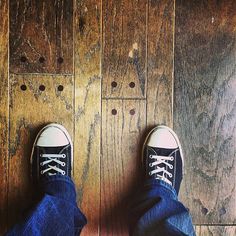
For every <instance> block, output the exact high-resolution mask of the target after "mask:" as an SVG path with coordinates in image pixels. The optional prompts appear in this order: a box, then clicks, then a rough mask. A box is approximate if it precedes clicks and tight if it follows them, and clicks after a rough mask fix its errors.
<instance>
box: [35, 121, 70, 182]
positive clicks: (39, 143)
mask: <svg viewBox="0 0 236 236" xmlns="http://www.w3.org/2000/svg"><path fill="white" fill-rule="evenodd" d="M31 163H32V165H31V166H32V177H33V180H34V181H36V182H38V181H39V180H40V179H41V178H42V177H43V176H51V175H63V176H69V177H71V169H72V164H73V145H72V141H71V138H70V135H69V133H68V132H67V130H66V129H65V128H64V127H63V126H62V125H59V124H49V125H47V126H45V127H44V128H43V129H42V130H41V131H40V132H39V133H38V135H37V137H36V139H35V142H34V145H33V150H32V154H31Z"/></svg>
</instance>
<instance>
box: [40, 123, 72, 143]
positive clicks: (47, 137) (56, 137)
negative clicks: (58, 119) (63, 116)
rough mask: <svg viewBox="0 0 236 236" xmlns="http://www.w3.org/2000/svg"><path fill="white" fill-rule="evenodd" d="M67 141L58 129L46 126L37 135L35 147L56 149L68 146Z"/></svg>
mask: <svg viewBox="0 0 236 236" xmlns="http://www.w3.org/2000/svg"><path fill="white" fill-rule="evenodd" d="M69 143H70V142H69V139H68V138H67V136H66V134H65V133H64V132H63V131H62V130H61V129H60V128H58V127H55V126H48V127H46V128H45V129H44V130H43V131H42V133H41V134H40V135H39V137H38V140H37V143H36V145H37V146H40V147H56V146H65V145H68V144H69Z"/></svg>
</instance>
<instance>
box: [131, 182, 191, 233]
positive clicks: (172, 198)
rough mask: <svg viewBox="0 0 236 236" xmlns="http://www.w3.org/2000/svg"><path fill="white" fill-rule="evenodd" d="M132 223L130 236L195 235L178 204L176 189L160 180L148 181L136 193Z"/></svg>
mask: <svg viewBox="0 0 236 236" xmlns="http://www.w3.org/2000/svg"><path fill="white" fill-rule="evenodd" d="M131 219H132V220H131V222H130V234H131V235H135V236H141V235H142V236H144V235H145V236H149V235H157V236H158V235H159V236H164V235H165V236H169V235H170V236H172V235H173V236H178V235H181V236H182V235H191V236H192V235H195V232H194V228H193V224H192V220H191V216H190V214H189V211H188V210H187V209H186V208H185V207H184V205H183V204H182V203H181V202H179V201H178V198H177V194H176V192H175V189H174V188H172V187H171V186H170V185H169V184H167V183H165V182H164V181H162V180H156V179H151V180H148V181H146V182H145V184H144V185H143V187H142V188H141V189H140V190H139V191H137V192H136V194H135V197H134V201H133V204H132V207H131Z"/></svg>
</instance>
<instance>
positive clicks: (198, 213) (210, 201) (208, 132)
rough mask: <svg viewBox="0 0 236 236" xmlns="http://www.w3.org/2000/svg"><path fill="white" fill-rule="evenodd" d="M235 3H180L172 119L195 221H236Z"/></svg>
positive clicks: (185, 190)
mask: <svg viewBox="0 0 236 236" xmlns="http://www.w3.org/2000/svg"><path fill="white" fill-rule="evenodd" d="M235 11H236V2H235V1H233V0H231V1H226V0H223V1H220V2H219V1H208V2H206V1H203V0H202V1H198V2H196V1H187V0H178V1H177V2H176V24H175V25H176V36H175V39H176V41H175V98H174V124H175V128H176V130H177V133H178V135H179V136H180V140H181V141H182V143H183V149H184V151H185V172H186V176H185V181H184V184H183V186H182V187H183V188H182V193H183V194H182V199H183V200H184V202H185V203H186V204H187V206H188V207H189V208H190V211H191V212H192V214H193V220H194V223H196V224H206V223H213V224H218V223H221V224H232V223H235V221H236V211H235V209H236V187H235V184H236V183H235V175H236V162H235V153H236V97H235V91H236V79H235V78H236V71H235V68H236V27H235V26H236V15H235Z"/></svg>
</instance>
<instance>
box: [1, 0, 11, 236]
mask: <svg viewBox="0 0 236 236" xmlns="http://www.w3.org/2000/svg"><path fill="white" fill-rule="evenodd" d="M8 17H9V16H8V0H2V1H0V104H1V105H0V170H1V174H0V189H1V190H0V235H2V234H3V233H4V232H5V230H6V226H7V183H8V127H9V126H8V118H9V117H8V110H9V109H8Z"/></svg>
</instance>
